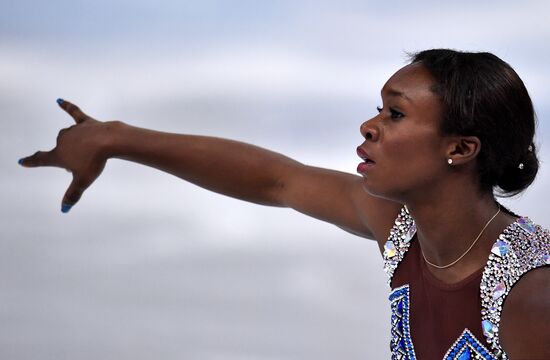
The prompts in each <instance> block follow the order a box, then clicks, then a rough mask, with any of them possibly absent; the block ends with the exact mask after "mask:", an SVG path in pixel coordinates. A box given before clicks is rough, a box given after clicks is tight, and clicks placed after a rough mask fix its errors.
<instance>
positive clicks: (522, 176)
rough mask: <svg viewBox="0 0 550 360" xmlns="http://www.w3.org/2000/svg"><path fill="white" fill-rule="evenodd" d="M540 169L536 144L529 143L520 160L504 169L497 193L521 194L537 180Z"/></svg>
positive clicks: (506, 195) (507, 194)
mask: <svg viewBox="0 0 550 360" xmlns="http://www.w3.org/2000/svg"><path fill="white" fill-rule="evenodd" d="M538 170H539V159H538V158H537V155H536V152H535V145H534V144H531V145H529V147H528V149H527V151H526V152H525V153H524V154H523V155H522V156H521V158H520V160H519V162H518V163H517V164H514V165H513V166H508V167H506V168H505V169H504V171H503V173H502V175H501V176H500V178H499V180H498V183H497V186H498V188H499V189H497V193H498V194H499V196H502V197H510V196H514V195H517V194H519V193H520V192H521V191H523V190H524V189H526V188H527V187H528V186H529V185H531V183H532V182H533V181H534V180H535V177H536V176H537V173H538Z"/></svg>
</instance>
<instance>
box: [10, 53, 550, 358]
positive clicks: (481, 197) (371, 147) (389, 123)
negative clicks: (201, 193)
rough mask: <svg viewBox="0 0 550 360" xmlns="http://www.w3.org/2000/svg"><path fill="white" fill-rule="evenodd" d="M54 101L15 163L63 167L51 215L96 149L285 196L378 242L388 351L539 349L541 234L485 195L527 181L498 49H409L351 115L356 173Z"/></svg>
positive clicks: (524, 140)
mask: <svg viewBox="0 0 550 360" xmlns="http://www.w3.org/2000/svg"><path fill="white" fill-rule="evenodd" d="M58 102H59V104H60V106H61V107H62V108H63V109H64V110H65V111H67V112H68V113H69V114H70V115H71V116H72V117H73V118H74V120H75V121H76V124H75V125H73V126H71V127H70V128H67V129H63V130H61V131H60V132H59V135H58V137H57V146H56V147H55V148H54V149H53V150H51V151H49V152H37V153H35V154H34V155H32V156H30V157H28V158H24V159H21V160H20V164H22V165H23V166H28V167H36V166H58V167H62V168H65V169H67V170H69V171H71V172H72V174H73V181H72V183H71V184H70V186H69V188H68V190H67V192H66V193H65V196H64V198H63V201H62V211H63V212H68V211H69V210H70V208H71V206H73V205H74V204H75V203H76V202H77V201H78V200H79V199H80V197H81V195H82V193H83V192H84V190H85V189H86V188H88V187H89V186H90V185H91V184H92V183H93V181H94V180H95V179H96V178H97V177H98V176H99V175H100V173H101V172H102V170H103V168H104V166H105V163H106V161H107V160H108V159H109V158H121V159H126V160H130V161H134V162H138V163H141V164H144V165H148V166H152V167H155V168H157V169H160V170H163V171H165V172H168V173H171V174H173V175H176V176H178V177H180V178H182V179H185V180H187V181H190V182H193V183H195V184H197V185H199V186H202V187H204V188H207V189H210V190H213V191H216V192H219V193H223V194H226V195H229V196H233V197H235V198H239V199H243V200H247V201H251V202H255V203H259V204H264V205H273V206H286V207H292V208H294V209H296V210H298V211H300V212H303V213H305V214H307V215H310V216H313V217H315V218H318V219H321V220H324V221H328V222H330V223H333V224H335V225H337V226H339V227H341V228H343V229H345V230H347V231H349V232H352V233H354V234H356V235H359V236H363V237H365V238H368V239H373V240H376V241H377V242H378V244H379V247H380V249H381V251H382V253H383V256H384V261H385V271H386V272H387V274H388V275H389V283H390V286H391V288H392V289H393V290H392V292H391V293H390V303H391V308H392V339H391V351H392V358H395V359H415V358H417V359H442V358H444V359H469V358H476V359H477V358H482V359H499V358H510V359H550V331H549V330H550V329H549V325H548V324H550V317H549V315H548V314H549V313H550V286H549V285H550V280H549V279H550V278H549V277H548V275H549V274H550V268H548V267H547V266H545V265H548V263H549V261H550V260H549V258H548V255H549V244H550V233H549V232H548V231H547V230H544V229H542V228H541V227H540V226H537V225H535V224H533V223H532V222H530V221H529V220H528V219H527V218H522V217H518V216H517V215H515V214H514V213H512V212H511V211H509V210H507V209H505V208H504V207H503V206H501V205H500V204H498V203H497V202H496V200H495V196H494V191H498V192H500V193H501V195H513V194H517V193H519V192H521V191H522V190H524V189H525V188H527V187H528V186H529V185H530V184H531V183H532V182H533V180H534V178H535V175H536V173H537V170H538V160H537V157H536V152H535V146H534V144H533V136H534V129H535V119H534V111H533V106H532V104H531V100H530V98H529V95H528V93H527V90H526V89H525V87H524V85H523V82H522V81H521V79H520V78H519V77H518V75H517V74H516V73H515V72H514V70H513V69H512V68H511V67H510V66H509V65H508V64H506V63H505V62H503V61H502V60H500V59H499V58H497V57H496V56H494V55H492V54H488V53H462V52H456V51H452V50H444V49H438V50H427V51H423V52H420V53H418V54H415V55H414V56H413V57H412V61H411V63H410V64H409V65H407V66H405V67H403V68H402V69H400V70H399V71H397V72H396V73H395V74H394V75H393V76H392V77H391V78H390V79H389V80H388V81H387V83H386V84H385V85H384V87H383V88H382V107H380V108H378V111H379V114H378V115H376V116H375V117H373V118H372V119H370V120H368V121H366V122H365V123H363V124H362V125H361V134H362V135H363V137H364V139H365V141H364V142H363V143H362V144H361V145H360V146H359V147H358V148H357V154H358V155H359V157H360V158H361V159H362V160H363V162H361V163H360V164H359V166H358V168H357V171H358V172H359V173H360V174H361V175H362V176H361V177H358V176H354V175H350V174H346V173H341V172H337V171H332V170H327V169H321V168H314V167H311V166H306V165H303V164H301V163H298V162H296V161H294V160H292V159H289V158H287V157H284V156H282V155H279V154H276V153H273V152H270V151H267V150H265V149H261V148H258V147H255V146H252V145H248V144H243V143H239V142H235V141H231V140H225V139H218V138H212V137H203V136H191V135H178V134H170V133H162V132H157V131H153V130H146V129H141V128H136V127H133V126H130V125H127V124H125V123H122V122H120V121H110V122H100V121H97V120H95V119H93V118H91V117H89V116H87V115H86V114H84V113H83V112H82V111H81V110H80V109H79V108H78V107H77V106H75V105H73V104H71V103H69V102H67V101H63V100H61V99H60V100H58ZM388 236H389V237H388ZM520 277H521V281H520ZM505 300H506V301H505Z"/></svg>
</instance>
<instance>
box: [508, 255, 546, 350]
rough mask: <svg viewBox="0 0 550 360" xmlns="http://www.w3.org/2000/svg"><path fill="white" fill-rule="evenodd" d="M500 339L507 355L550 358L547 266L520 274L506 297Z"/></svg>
mask: <svg viewBox="0 0 550 360" xmlns="http://www.w3.org/2000/svg"><path fill="white" fill-rule="evenodd" d="M500 342H501V344H502V347H503V349H504V351H505V352H506V353H507V354H508V356H509V357H510V359H550V267H549V266H546V267H542V268H538V269H534V270H531V271H529V272H528V273H526V274H525V275H523V276H522V277H521V279H520V280H519V282H518V283H517V284H516V285H515V286H514V287H513V288H512V290H511V291H510V294H509V295H508V297H507V298H506V301H505V303H504V308H503V310H502V317H501V322H500Z"/></svg>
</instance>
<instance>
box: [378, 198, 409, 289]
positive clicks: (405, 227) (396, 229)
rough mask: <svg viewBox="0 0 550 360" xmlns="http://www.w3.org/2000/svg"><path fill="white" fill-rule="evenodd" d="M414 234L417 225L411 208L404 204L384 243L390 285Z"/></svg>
mask: <svg viewBox="0 0 550 360" xmlns="http://www.w3.org/2000/svg"><path fill="white" fill-rule="evenodd" d="M414 234H416V225H415V223H414V220H413V218H412V217H411V215H410V214H409V209H407V207H406V206H404V207H403V208H402V209H401V212H400V213H399V215H398V216H397V219H395V223H394V225H393V227H392V229H391V230H390V236H389V237H388V241H386V244H385V245H384V254H383V256H384V272H386V274H387V275H388V285H390V284H391V279H392V277H393V274H394V272H395V269H397V266H398V265H399V263H400V262H401V260H403V257H404V256H405V253H406V252H407V250H409V246H410V245H411V240H412V238H413V237H414Z"/></svg>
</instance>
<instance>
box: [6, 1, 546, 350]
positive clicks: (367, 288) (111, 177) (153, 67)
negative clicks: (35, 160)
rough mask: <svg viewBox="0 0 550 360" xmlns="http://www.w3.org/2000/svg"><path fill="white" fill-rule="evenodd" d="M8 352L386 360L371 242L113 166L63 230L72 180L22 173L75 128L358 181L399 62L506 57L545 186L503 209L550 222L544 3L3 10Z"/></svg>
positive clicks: (36, 6)
mask: <svg viewBox="0 0 550 360" xmlns="http://www.w3.org/2000/svg"><path fill="white" fill-rule="evenodd" d="M0 5H1V8H2V11H1V12H0V94H1V96H0V115H1V116H0V126H1V128H0V130H1V132H0V136H1V139H2V141H1V144H0V149H1V152H0V161H1V164H2V171H1V172H0V181H1V186H0V194H1V196H2V205H1V207H0V211H1V212H2V216H1V217H0V323H1V324H2V326H0V358H2V359H98V358H99V359H197V360H215V359H224V360H227V359H229V360H232V359H235V360H237V359H238V360H243V359H259V360H262V359H269V360H274V359H291V360H293V359H296V360H297V359H300V360H302V359H316V360H321V359H347V360H353V359H357V360H358V359H383V358H387V356H388V350H387V349H388V341H389V309H388V305H387V302H386V296H387V288H386V285H385V274H384V273H383V271H382V269H381V268H382V261H381V258H380V255H379V253H378V250H377V247H376V246H375V244H374V243H373V242H369V241H367V240H363V239H360V238H357V237H354V236H352V235H349V234H347V233H344V232H342V231H341V230H339V229H337V228H335V227H334V226H332V225H328V224H325V223H321V222H318V221H315V220H312V219H309V218H307V217H305V216H303V215H299V214H296V213H294V212H293V211H290V210H286V209H275V208H266V207H261V206H257V205H251V204H246V203H242V202H239V201H236V200H233V199H229V198H226V197H223V196H220V195H217V194H213V193H210V192H207V191H204V190H200V189H198V188H196V187H195V186H193V185H190V184H186V183H184V182H182V181H181V180H179V179H177V178H175V177H172V176H169V175H166V174H162V173H160V172H158V171H156V170H153V169H148V168H145V167H141V166H138V165H135V164H130V163H125V162H123V161H119V160H111V161H109V163H108V165H107V168H106V170H105V172H104V174H103V175H102V177H101V178H100V179H99V180H98V181H97V182H96V183H95V184H94V185H93V186H92V188H90V189H89V191H88V192H87V193H85V195H84V197H83V198H82V200H81V202H80V203H79V204H78V205H77V206H75V207H74V208H73V209H72V210H71V212H70V213H69V214H62V213H61V212H60V202H61V198H62V195H63V193H64V191H65V189H66V186H67V185H68V183H69V181H70V175H69V174H68V173H66V172H65V171H63V170H60V169H54V168H48V169H24V168H21V167H19V166H18V165H17V160H18V159H19V158H21V157H23V156H27V155H30V154H32V153H34V152H35V151H36V150H48V149H50V148H51V147H52V146H53V145H54V143H55V136H56V135H57V132H58V131H59V129H60V128H62V127H66V126H69V125H70V124H71V119H70V118H69V117H68V116H66V115H65V114H64V113H63V112H61V111H60V110H59V109H58V108H57V105H56V103H55V99H56V98H57V97H63V98H66V99H68V100H71V101H74V102H75V103H77V104H79V105H80V106H81V107H82V108H83V109H84V110H85V111H86V112H88V113H89V114H90V115H92V116H95V117H97V118H100V119H104V120H109V119H121V120H123V121H126V122H129V123H131V124H134V125H138V126H143V127H148V128H154V129H158V130H165V131H173V132H179V133H194V134H209V135H215V136H222V137H230V138H234V139H239V140H243V141H247V142H251V143H254V144H257V145H260V146H264V147H267V148H270V149H273V150H276V151H279V152H282V153H284V154H287V155H289V156H291V157H294V158H296V159H298V160H300V161H302V162H306V163H310V164H314V165H318V166H325V167H332V168H336V169H339V170H343V171H348V172H354V170H355V167H356V164H357V158H356V155H355V147H356V146H357V145H358V144H359V143H360V142H361V138H360V135H359V132H358V128H359V124H360V123H361V121H362V120H364V119H367V118H370V117H371V116H372V115H373V114H374V113H375V107H376V105H378V104H379V103H380V99H379V91H380V88H381V87H382V85H383V84H384V82H385V80H386V79H387V78H388V77H389V76H390V75H391V74H392V73H393V72H394V71H396V70H397V69H398V68H399V67H401V66H402V65H403V64H404V63H405V61H406V56H405V52H406V51H415V50H421V49H425V48H432V47H449V48H456V49H462V50H485V51H490V52H494V53H495V54H497V55H498V56H501V57H502V58H503V59H504V60H506V61H508V62H509V63H510V64H511V65H512V66H513V67H514V68H515V69H516V70H517V71H518V73H519V74H520V76H521V77H522V78H523V80H524V81H525V83H526V85H527V87H528V89H529V90H530V93H531V95H532V98H533V100H534V103H535V107H536V110H537V112H538V115H539V122H540V124H539V128H538V130H539V132H538V135H537V143H539V145H540V156H541V159H542V161H543V163H542V168H541V172H540V176H539V177H538V179H537V180H536V183H535V184H534V185H533V186H532V188H530V190H529V191H527V192H526V193H525V194H524V195H522V196H521V197H519V198H518V199H514V200H512V201H506V202H505V204H507V205H509V206H510V207H511V208H512V209H514V210H516V211H517V212H519V213H521V214H525V215H530V216H531V217H532V218H533V219H534V220H535V221H537V222H539V223H541V224H543V225H545V226H546V227H550V218H549V217H548V215H547V212H546V208H545V199H547V198H548V194H549V191H548V188H549V187H548V185H550V175H549V170H548V167H547V165H546V163H545V160H546V159H548V158H549V155H550V154H549V151H548V149H549V145H548V143H547V142H545V137H548V136H547V134H548V133H549V132H550V126H549V125H548V121H547V119H548V117H549V116H550V101H549V95H550V91H549V87H548V84H549V83H550V72H549V70H548V64H549V63H550V47H549V46H548V44H549V40H550V27H549V25H548V21H547V14H548V13H549V11H550V6H549V5H547V2H545V1H524V2H522V3H519V2H516V1H498V2H497V1H485V2H479V1H475V2H474V1H462V2H460V3H459V2H456V3H454V4H450V3H442V2H437V1H428V0H425V1H416V2H414V3H410V2H403V3H400V2H382V1H380V2H370V1H349V2H336V1H334V2H330V1H320V2H319V1H315V2H313V1H279V2H254V1H242V0H240V1H201V2H183V1H155V2H146V1H141V0H138V1H120V0H119V1H106V0H102V1H94V2H83V1H81V2H75V1H66V0H65V1H48V2H37V1H25V0H23V1H21V0H20V1H17V2H16V1H6V0H0Z"/></svg>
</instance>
